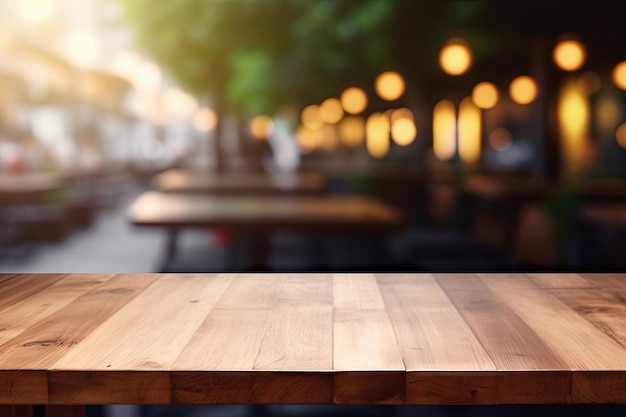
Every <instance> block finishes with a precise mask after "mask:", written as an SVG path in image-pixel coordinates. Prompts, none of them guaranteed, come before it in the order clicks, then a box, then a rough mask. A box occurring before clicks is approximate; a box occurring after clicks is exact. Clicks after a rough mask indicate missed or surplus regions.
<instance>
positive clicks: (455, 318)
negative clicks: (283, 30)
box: [0, 273, 626, 412]
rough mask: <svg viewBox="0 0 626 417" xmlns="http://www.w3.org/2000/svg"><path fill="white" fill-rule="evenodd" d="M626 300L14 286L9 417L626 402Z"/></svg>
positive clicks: (63, 279)
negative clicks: (33, 408) (42, 408)
mask: <svg viewBox="0 0 626 417" xmlns="http://www.w3.org/2000/svg"><path fill="white" fill-rule="evenodd" d="M624 293H626V275H619V274H600V275H589V274H566V275H552V274H541V275H537V274H529V275H525V274H374V273H371V274H197V275H194V274H184V275H168V274H162V275H157V274H153V275H148V274H145V275H144V274H126V275H4V276H0V294H2V295H3V298H2V299H3V300H4V299H6V300H7V301H5V302H3V303H2V305H1V306H0V323H1V326H0V338H1V339H0V404H4V405H5V406H12V405H22V404H49V405H60V406H68V405H81V404H172V403H173V404H207V403H208V404H213V403H220V404H224V403H235V404H244V403H245V404H257V403H258V404H268V403H269V404H304V403H317V404H332V403H335V404H533V403H534V404H553V403H558V404H568V403H624V402H626V326H625V325H624V317H626V307H625V306H624V297H623V295H624ZM27 312H30V313H27ZM5 408H6V409H7V410H14V409H15V408H14V407H9V408H7V407H5ZM61 409H63V407H61V408H59V410H61ZM0 410H2V408H0ZM11 412H13V411H11Z"/></svg>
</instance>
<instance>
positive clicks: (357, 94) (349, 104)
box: [340, 87, 367, 114]
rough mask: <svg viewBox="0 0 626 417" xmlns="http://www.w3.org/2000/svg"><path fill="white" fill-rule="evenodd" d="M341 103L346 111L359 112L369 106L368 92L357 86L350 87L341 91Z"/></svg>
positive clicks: (350, 112)
mask: <svg viewBox="0 0 626 417" xmlns="http://www.w3.org/2000/svg"><path fill="white" fill-rule="evenodd" d="M340 100H341V105H342V106H343V109H344V110H345V111H346V113H349V114H359V113H362V112H363V110H365V108H366V107H367V94H365V91H363V90H361V89H360V88H357V87H350V88H348V89H347V90H345V91H344V92H343V93H341V97H340Z"/></svg>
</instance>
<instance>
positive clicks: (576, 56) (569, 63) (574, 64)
mask: <svg viewBox="0 0 626 417" xmlns="http://www.w3.org/2000/svg"><path fill="white" fill-rule="evenodd" d="M552 58H553V59H554V62H555V63H556V65H557V66H558V67H559V68H561V69H563V70H565V71H576V70H577V69H579V68H580V67H582V65H583V64H584V63H585V59H586V58H587V51H586V50H585V47H584V46H583V44H581V43H580V42H578V41H573V40H566V41H561V42H559V43H558V44H557V45H556V46H555V47H554V51H553V52H552Z"/></svg>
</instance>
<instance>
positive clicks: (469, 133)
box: [458, 97, 482, 164]
mask: <svg viewBox="0 0 626 417" xmlns="http://www.w3.org/2000/svg"><path fill="white" fill-rule="evenodd" d="M458 123H459V144H458V146H459V156H460V157H461V159H462V160H463V162H465V163H468V164H474V163H476V162H478V160H479V159H480V142H481V133H482V130H481V129H482V125H481V118H480V109H479V108H478V107H476V105H475V104H474V102H473V100H472V98H470V97H466V98H464V99H463V100H462V101H461V104H459V122H458Z"/></svg>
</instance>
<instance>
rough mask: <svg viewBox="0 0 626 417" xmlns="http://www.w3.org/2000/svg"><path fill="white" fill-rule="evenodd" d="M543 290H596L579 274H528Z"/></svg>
mask: <svg viewBox="0 0 626 417" xmlns="http://www.w3.org/2000/svg"><path fill="white" fill-rule="evenodd" d="M528 276H529V277H530V278H531V279H532V280H533V281H535V282H536V283H537V284H539V285H540V286H541V287H543V288H554V289H558V288H595V286H594V285H593V284H592V283H591V282H589V281H588V280H586V279H585V278H583V277H582V276H580V275H579V274H528Z"/></svg>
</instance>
